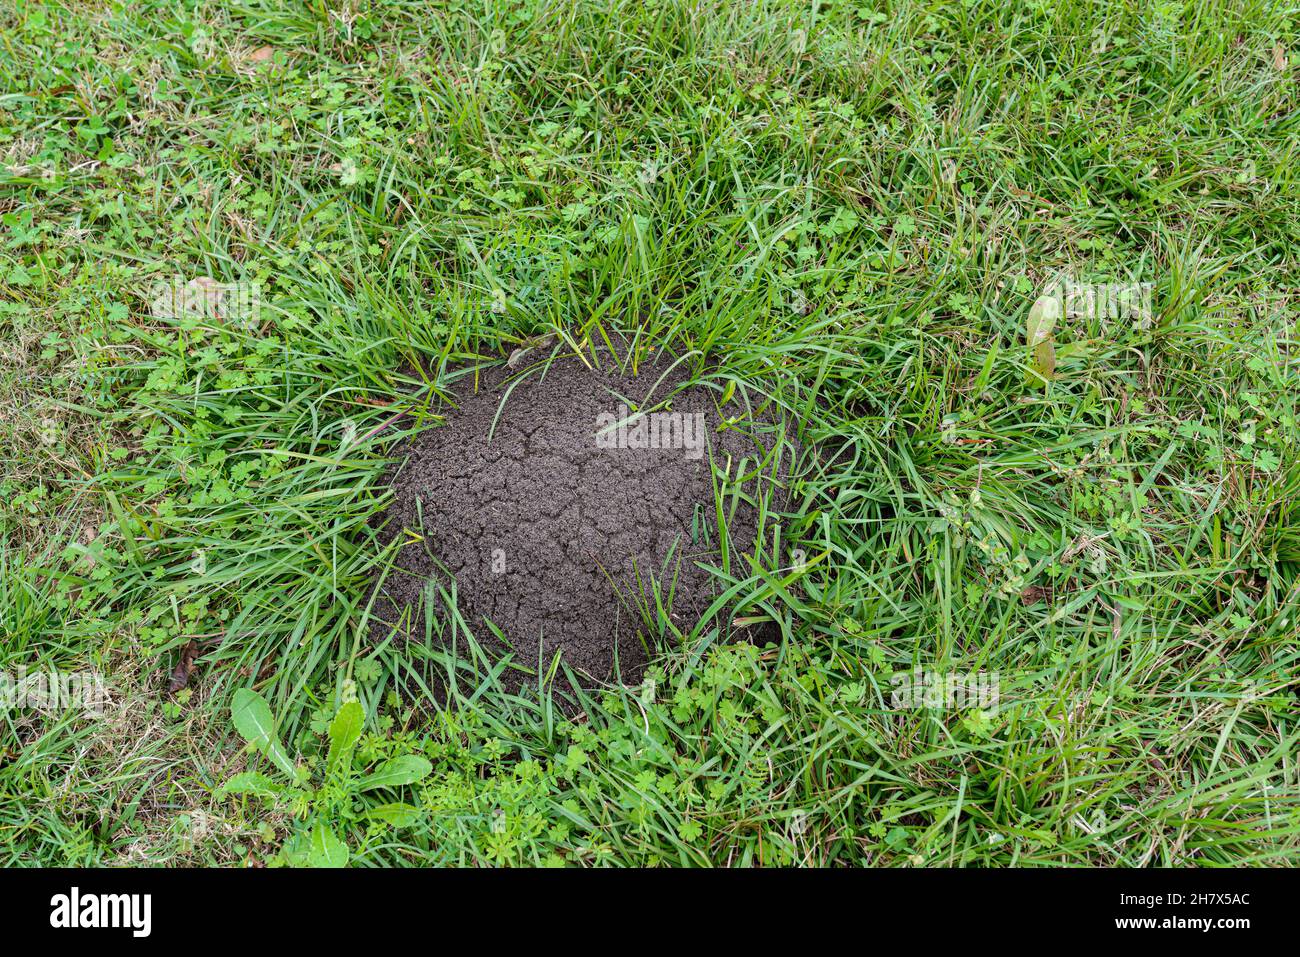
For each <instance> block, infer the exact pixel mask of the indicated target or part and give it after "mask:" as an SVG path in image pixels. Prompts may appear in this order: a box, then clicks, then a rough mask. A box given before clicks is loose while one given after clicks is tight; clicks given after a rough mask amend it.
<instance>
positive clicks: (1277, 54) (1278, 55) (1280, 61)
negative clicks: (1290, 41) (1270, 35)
mask: <svg viewBox="0 0 1300 957" xmlns="http://www.w3.org/2000/svg"><path fill="white" fill-rule="evenodd" d="M1273 69H1275V70H1277V71H1278V72H1279V73H1281V72H1282V71H1283V70H1285V69H1286V47H1284V46H1282V44H1280V43H1274V44H1273Z"/></svg>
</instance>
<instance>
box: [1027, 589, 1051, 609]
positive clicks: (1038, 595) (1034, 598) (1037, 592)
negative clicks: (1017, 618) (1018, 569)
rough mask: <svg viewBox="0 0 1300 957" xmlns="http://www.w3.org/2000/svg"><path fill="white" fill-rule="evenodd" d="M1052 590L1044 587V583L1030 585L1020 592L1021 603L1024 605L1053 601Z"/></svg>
mask: <svg viewBox="0 0 1300 957" xmlns="http://www.w3.org/2000/svg"><path fill="white" fill-rule="evenodd" d="M1051 600H1052V590H1051V589H1050V588H1044V587H1043V586H1042V585H1030V586H1029V587H1028V588H1026V589H1025V590H1024V591H1022V592H1021V593H1020V603H1021V604H1022V605H1033V604H1037V603H1038V602H1040V601H1046V602H1049V603H1050V602H1051Z"/></svg>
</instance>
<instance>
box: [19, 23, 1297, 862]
mask: <svg viewBox="0 0 1300 957" xmlns="http://www.w3.org/2000/svg"><path fill="white" fill-rule="evenodd" d="M1298 68H1300V13H1298V12H1297V10H1296V8H1295V7H1294V6H1287V5H1284V4H1269V3H1256V2H1252V0H1233V2H1227V0H1219V2H1205V0H1195V2H1152V3H1115V2H1104V3H1093V2H1085V0H1061V2H1050V3H1049V2H1045V0H1044V2H1033V0H1019V2H1007V0H965V2H951V0H926V2H907V0H900V2H879V3H876V2H871V0H843V2H842V0H831V2H821V3H817V2H814V3H803V4H800V3H793V2H790V0H749V2H726V0H719V2H700V3H683V2H670V0H602V2H592V0H552V2H540V0H463V2H462V0H445V2H436V3H423V2H416V0H382V2H381V0H344V2H333V0H330V2H326V0H310V2H291V0H227V2H220V3H218V2H210V3H209V2H192V0H171V2H164V0H117V2H93V0H69V2H57V0H56V2H48V3H47V2H35V0H9V2H7V3H5V4H3V6H0V224H2V229H0V358H2V360H3V361H2V362H0V673H3V675H4V676H5V678H4V682H5V683H4V685H3V686H0V691H3V690H6V689H7V690H8V692H10V697H11V698H12V697H13V695H12V692H13V690H14V689H15V688H18V687H19V683H18V681H17V679H19V678H20V677H21V676H23V675H29V676H30V675H36V674H40V675H47V676H53V675H88V674H89V675H96V676H99V677H100V678H102V682H103V686H104V688H105V689H106V692H107V695H108V699H109V700H108V701H107V703H106V704H105V705H104V707H103V708H101V709H98V711H97V712H92V711H90V710H87V709H85V708H79V707H54V706H46V707H39V706H32V705H31V703H30V701H24V700H17V701H10V702H9V703H8V705H6V706H4V707H0V864H3V865H17V864H25V865H30V864H44V865H108V864H118V865H133V864H169V865H199V864H210V865H211V864H215V865H227V866H238V865H246V864H257V865H261V864H267V865H281V864H338V863H343V862H345V861H346V862H348V863H350V864H352V865H354V866H399V865H400V866H424V865H438V864H456V865H471V866H477V865H525V866H529V865H555V866H610V865H612V866H655V865H658V866H695V865H699V866H707V865H716V866H751V865H752V866H759V865H764V866H771V865H791V864H796V865H809V866H845V865H851V866H860V865H871V866H885V867H894V866H901V867H916V866H1005V865H1018V866H1049V867H1051V866H1063V865H1096V866H1117V867H1137V866H1143V865H1178V866H1207V867H1214V866H1229V865H1238V866H1240V865H1252V866H1278V865H1293V864H1296V863H1297V862H1300V765H1298V763H1297V745H1298V744H1300V697H1298V696H1297V691H1298V690H1300V670H1298V664H1300V608H1297V595H1298V594H1300V582H1298V581H1297V571H1298V570H1300V527H1298V526H1297V521H1298V520H1300V465H1298V463H1297V456H1296V455H1295V449H1296V448H1297V444H1298V443H1300V428H1298V426H1297V404H1296V396H1297V395H1298V394H1300V388H1298V387H1300V358H1298V357H1297V351H1296V350H1297V342H1296V318H1297V303H1296V297H1295V291H1296V289H1297V288H1298V283H1297V280H1298V279H1300V270H1298V269H1297V265H1298V260H1300V198H1298V197H1300V190H1298V181H1300V150H1298V145H1300V122H1298V120H1297V107H1298V106H1300V86H1298V85H1297V82H1296V78H1297V69H1298ZM1063 277H1064V279H1063ZM1065 279H1068V281H1069V282H1070V283H1071V284H1073V285H1072V286H1071V288H1072V289H1074V290H1075V291H1076V292H1077V291H1078V290H1079V289H1082V290H1084V293H1083V294H1082V295H1074V296H1067V297H1064V298H1060V297H1057V298H1053V296H1054V292H1053V291H1054V290H1059V289H1061V288H1063V287H1062V286H1061V282H1063V281H1064V280H1065ZM178 288H179V289H180V290H184V291H188V293H193V292H194V291H195V290H198V291H199V292H200V294H202V293H203V292H204V291H205V290H210V289H219V290H230V291H231V293H230V295H232V296H233V295H235V294H236V292H237V293H239V294H240V295H243V296H245V298H244V299H243V300H241V302H242V305H241V307H240V309H238V310H235V309H222V310H217V311H216V312H219V313H220V314H219V315H218V314H215V313H214V312H213V310H202V309H200V310H199V314H198V315H190V314H186V311H185V310H183V309H168V308H166V302H165V301H164V302H163V303H162V305H161V306H160V299H161V300H166V298H167V296H168V295H171V296H173V297H175V296H176V294H177V291H178ZM168 290H170V292H168ZM1108 290H1109V291H1111V292H1114V291H1118V292H1117V294H1115V295H1110V294H1109V293H1108V292H1107V291H1108ZM1089 291H1091V293H1092V294H1089ZM188 293H187V294H188ZM223 294H224V293H223ZM616 332H619V333H624V334H631V335H634V336H636V337H638V341H639V342H641V343H643V344H645V345H647V346H651V345H653V346H656V347H659V348H662V349H666V350H670V351H674V352H689V353H691V354H693V355H694V356H696V357H697V361H698V365H699V370H700V371H701V373H702V372H703V370H704V369H705V368H706V367H707V368H708V369H709V370H712V371H711V372H710V374H711V375H713V376H715V378H716V381H727V382H734V383H742V384H747V385H751V386H753V387H754V388H757V389H760V390H762V391H763V393H764V394H766V395H769V396H771V397H772V398H773V404H774V407H778V408H780V409H781V410H782V411H783V413H784V414H785V415H786V416H788V418H789V420H790V422H791V423H792V427H793V428H794V429H795V430H796V433H797V440H798V444H799V447H800V448H801V449H802V450H803V453H804V454H803V455H802V456H801V459H800V461H799V463H798V466H797V468H796V469H795V470H794V471H793V472H792V473H791V475H790V477H789V503H788V511H787V514H786V515H785V516H784V519H783V522H782V524H781V526H780V530H779V534H778V537H777V538H776V539H771V540H769V541H768V542H767V545H766V550H765V554H761V555H755V556H751V558H752V559H753V560H752V561H750V560H745V561H742V560H740V559H741V558H743V556H740V557H737V558H736V560H735V561H733V562H732V563H731V565H730V567H729V568H728V569H726V570H725V573H721V579H722V580H724V583H725V584H727V585H728V586H729V587H730V588H731V592H730V593H731V595H732V598H733V599H734V600H733V601H732V603H731V604H730V605H729V606H728V614H730V615H732V616H734V617H736V618H739V619H742V620H755V621H759V620H768V621H772V622H774V623H775V627H776V628H777V629H778V630H779V632H780V635H781V638H780V640H779V641H776V642H770V643H766V644H755V643H746V642H738V643H737V642H730V641H728V640H727V635H726V634H724V633H719V632H718V631H716V630H704V629H698V630H696V631H694V632H691V633H689V634H685V635H680V634H676V633H674V632H673V630H672V629H662V631H663V635H664V640H663V641H662V642H661V647H660V650H659V652H658V654H657V656H656V657H655V659H654V661H653V663H652V666H651V668H650V670H649V671H648V672H647V673H646V676H645V678H644V680H642V681H640V682H639V683H637V684H634V685H621V684H618V683H615V684H613V685H611V686H608V687H602V688H597V689H591V690H586V691H583V690H575V689H573V688H572V687H571V686H570V685H569V683H568V680H567V679H568V675H567V674H566V673H565V672H564V670H563V669H562V668H561V669H560V671H559V672H557V673H556V674H554V675H551V676H546V675H543V676H540V678H538V679H535V680H534V682H533V685H532V689H531V693H530V691H529V689H527V688H525V689H524V690H522V691H518V692H511V691H507V690H506V689H505V687H504V684H503V681H502V678H501V671H500V668H499V667H498V666H497V664H496V663H495V662H493V661H492V660H491V659H490V657H489V656H486V655H479V654H475V653H474V646H475V645H474V642H475V639H474V632H475V631H476V630H478V629H480V628H482V627H485V626H482V625H480V624H479V623H476V622H472V621H465V620H463V619H458V618H456V617H455V616H449V618H448V619H447V620H440V621H437V622H432V623H431V624H430V627H431V629H433V631H435V632H437V635H443V633H444V631H448V632H454V633H455V634H456V635H457V636H458V641H459V645H458V647H459V648H460V649H461V652H460V653H458V654H456V655H452V654H449V653H448V652H447V651H446V650H445V649H444V646H443V644H442V643H441V641H440V640H429V641H425V642H398V641H391V640H390V641H378V642H377V641H375V640H373V636H372V632H371V626H370V619H371V613H372V607H371V604H372V603H371V598H372V588H371V582H372V576H373V575H374V574H375V573H376V570H377V569H382V568H384V567H385V563H386V562H391V559H392V554H391V552H392V549H391V548H386V547H385V546H384V545H383V543H382V541H381V537H380V535H379V533H378V531H377V525H378V517H379V516H380V515H381V513H382V512H383V510H384V508H385V506H386V505H387V504H388V502H389V500H390V498H391V496H390V493H389V490H388V488H387V487H386V485H385V482H384V476H385V472H386V469H387V468H388V465H389V462H390V460H391V459H392V457H393V456H395V455H400V453H401V450H402V448H403V447H404V446H403V443H404V442H406V441H408V440H409V439H410V438H411V437H412V436H414V435H417V434H419V433H421V432H422V431H423V430H425V429H429V428H436V427H437V423H438V421H439V419H438V416H437V415H435V414H434V411H435V401H434V400H435V399H436V398H437V396H438V395H439V394H440V391H441V390H442V388H443V387H444V385H445V383H446V380H447V377H448V375H449V374H452V373H454V372H455V371H456V370H458V369H461V368H464V366H465V364H466V363H469V362H473V361H478V362H498V361H504V360H505V359H506V358H507V357H508V356H511V355H512V354H514V353H515V352H516V350H519V349H522V348H539V346H538V345H537V344H538V343H541V342H543V341H546V342H549V343H554V344H555V345H554V346H551V347H549V348H555V349H559V350H561V351H568V352H581V351H583V350H584V349H587V348H589V347H590V346H591V345H592V344H593V343H596V342H599V341H601V340H602V339H603V338H604V337H605V336H606V335H613V334H614V333H616ZM435 637H436V636H435ZM449 677H454V678H455V680H454V681H452V682H450V683H449V682H448V681H447V679H448V678H449ZM548 677H549V679H550V684H547V686H546V687H545V688H543V689H542V690H541V691H540V692H539V691H538V688H537V685H538V682H539V681H542V683H543V684H546V681H545V680H544V679H547V678H548ZM954 682H955V684H954ZM435 683H440V684H441V685H447V684H450V687H451V688H452V691H451V693H450V695H449V696H448V697H447V698H446V700H440V699H439V697H438V696H437V695H434V694H432V693H431V691H430V689H431V688H433V687H434V685H435ZM964 683H969V684H973V685H975V686H976V687H977V688H979V689H982V692H989V691H990V690H995V691H996V694H995V695H992V694H986V693H980V694H977V695H965V696H963V695H962V694H954V693H953V690H954V687H955V688H957V689H960V688H963V687H965V684H964ZM557 695H568V696H569V698H570V702H571V705H572V706H565V705H564V704H562V703H561V702H559V701H558V700H557V697H556V696H557Z"/></svg>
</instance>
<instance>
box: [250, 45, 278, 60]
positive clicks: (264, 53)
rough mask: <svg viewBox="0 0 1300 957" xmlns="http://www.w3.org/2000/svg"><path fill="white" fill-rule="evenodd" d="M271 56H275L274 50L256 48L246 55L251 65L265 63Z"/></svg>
mask: <svg viewBox="0 0 1300 957" xmlns="http://www.w3.org/2000/svg"><path fill="white" fill-rule="evenodd" d="M273 56H275V49H274V48H273V47H258V48H257V49H256V50H254V51H253V52H252V53H250V54H249V55H248V59H249V61H250V62H252V63H265V62H266V61H267V60H269V59H271V57H273Z"/></svg>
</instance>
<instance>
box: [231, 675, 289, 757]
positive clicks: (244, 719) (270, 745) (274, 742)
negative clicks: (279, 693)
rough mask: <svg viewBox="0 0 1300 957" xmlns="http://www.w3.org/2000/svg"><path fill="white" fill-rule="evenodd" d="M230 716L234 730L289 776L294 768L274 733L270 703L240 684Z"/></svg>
mask: <svg viewBox="0 0 1300 957" xmlns="http://www.w3.org/2000/svg"><path fill="white" fill-rule="evenodd" d="M230 716H231V718H232V719H234V722H235V730H236V731H238V732H239V733H240V734H241V735H242V736H243V738H244V740H246V741H248V742H249V743H250V744H252V745H253V746H254V747H256V748H257V749H258V750H259V751H261V752H262V753H263V754H265V755H266V756H267V758H269V759H270V761H271V763H272V764H274V765H275V766H276V767H278V768H279V769H280V770H281V771H283V772H284V773H285V774H287V775H288V776H289V777H290V778H291V779H292V778H293V777H294V776H295V774H296V773H297V768H295V767H294V763H293V761H292V760H290V758H289V755H288V753H287V752H286V751H285V750H284V745H282V744H281V743H280V739H279V738H277V737H276V736H275V723H274V721H272V719H271V707H270V705H268V704H267V703H266V699H265V698H263V697H262V696H261V695H260V694H258V693H257V692H256V691H254V690H253V689H252V688H240V689H239V690H238V691H236V692H235V697H234V699H233V700H232V702H231V705H230Z"/></svg>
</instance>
